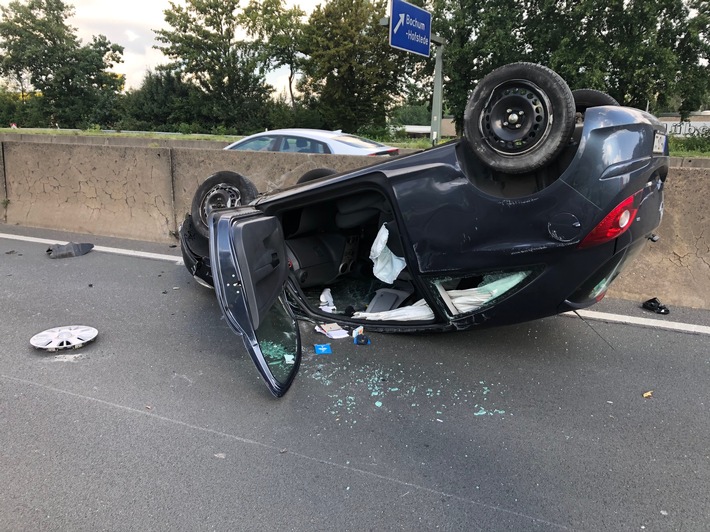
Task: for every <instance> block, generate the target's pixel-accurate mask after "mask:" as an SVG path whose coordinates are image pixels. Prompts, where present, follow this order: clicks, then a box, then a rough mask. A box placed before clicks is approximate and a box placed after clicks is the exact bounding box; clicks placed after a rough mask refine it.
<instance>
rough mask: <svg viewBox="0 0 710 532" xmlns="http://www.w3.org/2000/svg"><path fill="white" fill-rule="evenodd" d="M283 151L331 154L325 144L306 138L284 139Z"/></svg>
mask: <svg viewBox="0 0 710 532" xmlns="http://www.w3.org/2000/svg"><path fill="white" fill-rule="evenodd" d="M281 151H289V152H293V153H330V151H329V150H328V148H326V146H325V144H324V143H322V142H319V141H317V140H313V139H307V138H304V137H284V145H283V148H282V150H281Z"/></svg>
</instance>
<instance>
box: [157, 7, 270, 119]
mask: <svg viewBox="0 0 710 532" xmlns="http://www.w3.org/2000/svg"><path fill="white" fill-rule="evenodd" d="M238 9H239V0H186V2H185V5H184V6H181V5H177V4H176V3H175V2H172V1H171V2H170V9H167V10H165V11H164V14H165V21H166V22H167V23H168V24H169V25H170V27H171V29H166V30H157V31H156V32H155V33H156V35H157V40H158V41H159V42H160V43H163V44H162V45H158V46H156V48H158V49H159V50H161V51H162V52H163V54H165V55H166V56H167V57H168V58H169V59H170V60H171V63H170V64H168V65H167V66H165V67H164V68H165V69H167V70H171V71H175V72H178V73H180V74H181V76H183V77H184V79H186V80H188V81H190V82H193V83H195V85H196V86H197V87H198V88H199V89H200V90H201V91H202V92H203V94H204V96H205V98H204V99H203V102H204V104H205V105H206V108H205V109H204V112H205V115H206V116H210V117H211V120H212V122H213V124H214V125H217V124H222V125H224V126H226V127H234V128H237V129H239V130H240V131H241V132H249V131H251V130H254V129H259V128H260V127H261V125H262V124H263V122H264V120H265V111H264V102H265V100H266V99H267V98H268V95H269V93H270V87H269V86H268V85H266V83H265V80H264V75H265V71H266V62H265V61H264V57H263V54H262V53H261V50H260V47H259V43H254V42H248V41H246V40H240V39H237V35H238V34H239V33H240V31H241V27H240V25H239V20H240V16H239V11H238Z"/></svg>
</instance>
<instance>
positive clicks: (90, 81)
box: [0, 0, 123, 127]
mask: <svg viewBox="0 0 710 532" xmlns="http://www.w3.org/2000/svg"><path fill="white" fill-rule="evenodd" d="M0 11H2V15H3V19H2V21H0V50H1V52H2V63H0V72H1V73H2V75H3V76H5V77H7V78H8V79H9V80H11V81H12V82H13V83H14V84H16V85H17V86H19V87H20V90H21V94H22V100H23V101H25V95H26V94H32V93H33V94H34V95H35V96H36V97H40V98H39V99H36V100H35V103H39V104H40V107H41V109H42V115H43V120H45V121H47V122H50V121H51V122H53V123H59V124H61V125H62V126H63V127H77V126H82V125H87V124H90V123H94V122H95V121H96V120H101V119H106V118H107V117H108V116H109V115H110V114H111V110H112V108H113V106H114V104H115V101H116V98H117V96H118V93H119V91H120V90H121V89H122V88H123V78H122V77H121V76H117V75H115V74H111V73H110V72H108V70H109V69H110V68H111V67H112V66H113V65H115V64H117V63H119V62H121V60H122V54H123V48H122V47H121V46H118V45H116V44H112V43H110V42H109V41H108V40H107V39H106V37H104V36H103V35H100V36H95V37H93V39H92V41H91V42H90V43H88V44H86V45H82V44H81V42H80V41H79V39H78V37H77V36H76V34H75V32H76V29H75V28H72V27H71V26H69V25H67V23H66V20H67V18H69V17H70V16H71V15H72V14H73V8H72V7H71V6H70V5H68V4H65V3H64V2H63V1H62V0H28V1H26V2H24V3H23V2H20V1H19V0H14V1H12V2H10V3H9V4H8V5H7V6H0ZM44 125H46V123H45V124H44Z"/></svg>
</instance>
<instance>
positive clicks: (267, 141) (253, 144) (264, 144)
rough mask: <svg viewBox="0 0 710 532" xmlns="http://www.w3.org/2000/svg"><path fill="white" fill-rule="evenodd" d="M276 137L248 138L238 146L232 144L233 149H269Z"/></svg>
mask: <svg viewBox="0 0 710 532" xmlns="http://www.w3.org/2000/svg"><path fill="white" fill-rule="evenodd" d="M275 138H276V137H259V138H256V139H251V140H247V141H246V142H242V143H241V144H237V145H236V146H232V147H231V148H230V149H232V150H239V151H241V150H252V151H268V150H269V147H270V145H271V143H272V142H273V141H274V139H275Z"/></svg>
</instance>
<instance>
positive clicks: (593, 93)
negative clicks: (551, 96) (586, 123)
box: [572, 89, 619, 115]
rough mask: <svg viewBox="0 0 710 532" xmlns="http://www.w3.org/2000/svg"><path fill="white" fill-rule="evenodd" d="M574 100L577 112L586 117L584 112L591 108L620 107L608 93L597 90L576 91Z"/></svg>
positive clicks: (573, 93)
mask: <svg viewBox="0 0 710 532" xmlns="http://www.w3.org/2000/svg"><path fill="white" fill-rule="evenodd" d="M572 98H574V107H575V110H576V112H578V113H581V114H582V115H584V112H585V111H586V110H587V109H589V108H590V107H598V106H600V105H616V106H618V105H619V102H617V101H616V100H615V99H614V98H612V97H611V96H609V95H608V94H607V93H606V92H602V91H598V90H595V89H575V90H573V91H572Z"/></svg>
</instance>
